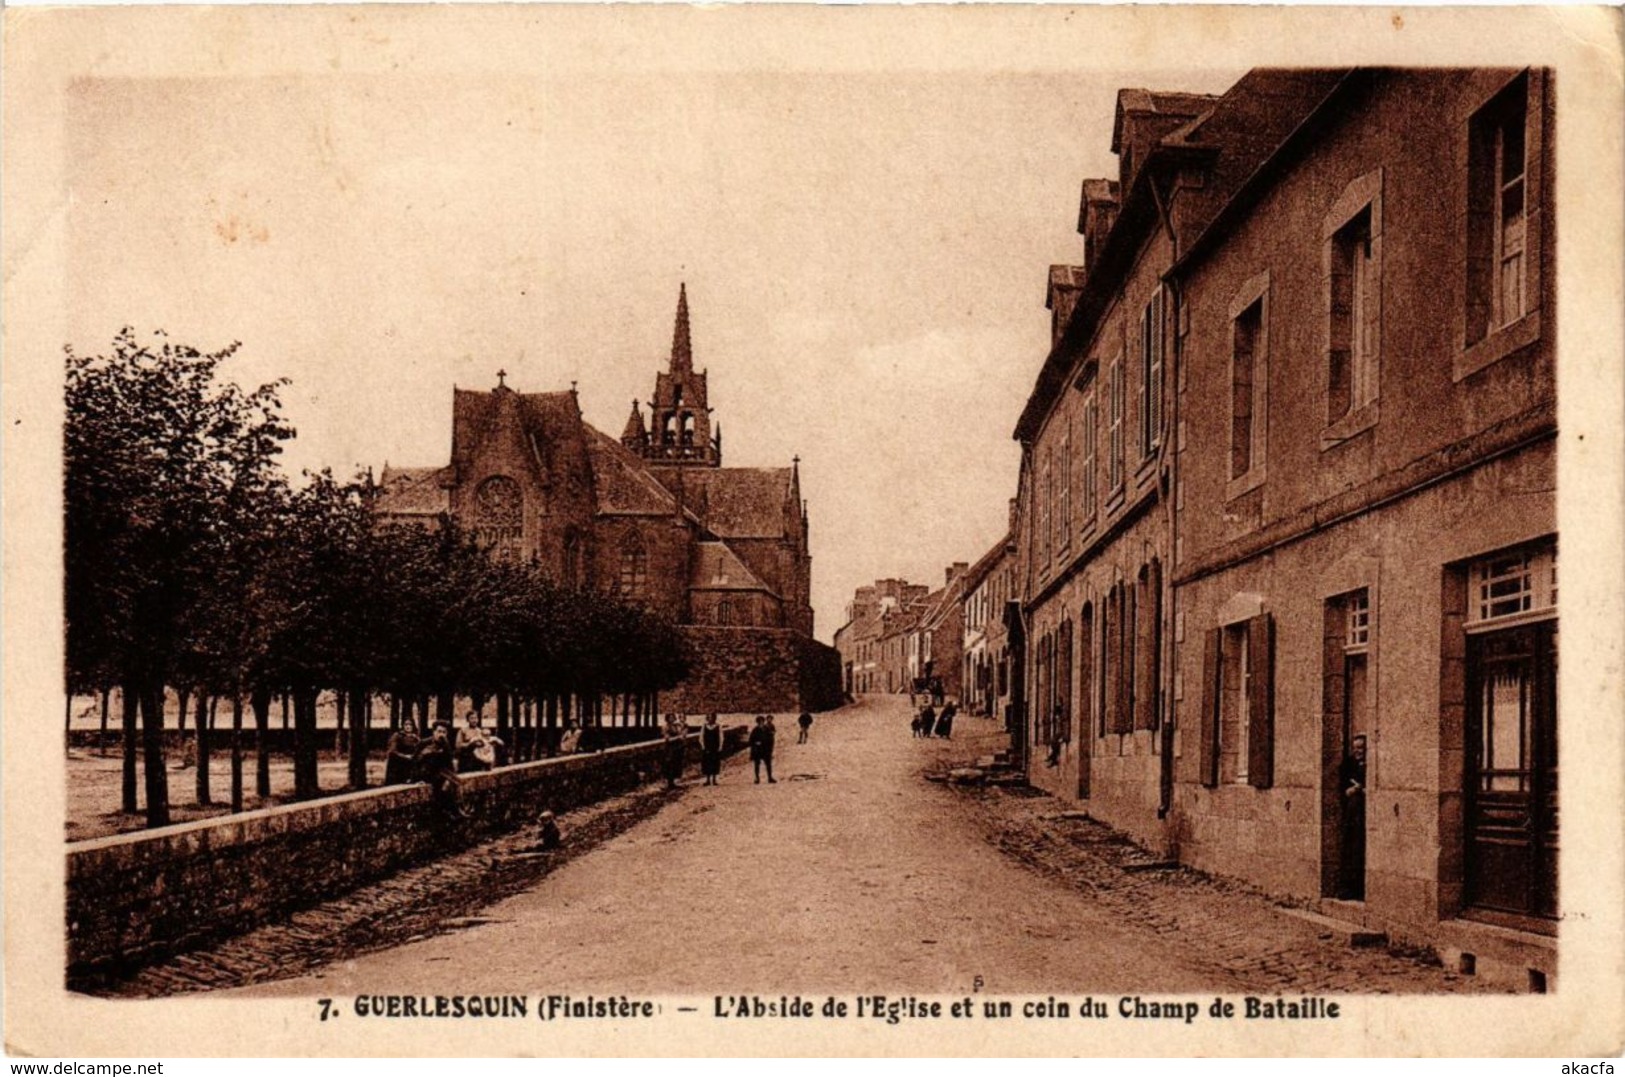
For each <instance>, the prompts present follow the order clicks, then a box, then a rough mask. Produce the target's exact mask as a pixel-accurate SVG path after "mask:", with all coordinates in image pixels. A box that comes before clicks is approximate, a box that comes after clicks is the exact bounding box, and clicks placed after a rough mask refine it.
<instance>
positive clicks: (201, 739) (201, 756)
mask: <svg viewBox="0 0 1625 1077" xmlns="http://www.w3.org/2000/svg"><path fill="white" fill-rule="evenodd" d="M212 705H213V701H212V700H211V699H210V698H209V696H208V694H207V693H205V692H201V691H200V692H199V693H198V695H197V714H195V715H194V716H193V717H192V725H193V726H194V727H196V729H197V802H198V803H199V804H213V803H214V794H213V793H212V792H211V791H210V789H209V726H210V722H209V708H210V706H212Z"/></svg>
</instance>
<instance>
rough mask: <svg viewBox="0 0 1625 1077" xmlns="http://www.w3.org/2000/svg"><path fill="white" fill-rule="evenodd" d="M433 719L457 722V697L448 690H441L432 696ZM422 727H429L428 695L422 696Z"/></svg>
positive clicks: (453, 723) (454, 723)
mask: <svg viewBox="0 0 1625 1077" xmlns="http://www.w3.org/2000/svg"><path fill="white" fill-rule="evenodd" d="M434 720H435V721H437V722H450V723H451V724H452V725H456V724H457V697H456V696H454V695H452V693H450V692H441V693H439V694H438V695H436V696H435V698H434ZM423 728H424V729H428V728H429V697H428V696H424V697H423Z"/></svg>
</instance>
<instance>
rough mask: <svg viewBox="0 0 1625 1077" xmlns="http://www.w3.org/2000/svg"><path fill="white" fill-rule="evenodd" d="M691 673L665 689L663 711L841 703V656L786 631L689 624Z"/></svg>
mask: <svg viewBox="0 0 1625 1077" xmlns="http://www.w3.org/2000/svg"><path fill="white" fill-rule="evenodd" d="M681 632H682V633H683V636H684V637H685V638H686V639H687V640H688V642H689V645H690V647H691V648H692V651H693V655H694V666H693V669H692V670H691V671H690V673H689V677H688V679H687V680H686V681H684V682H683V683H682V684H681V685H679V686H678V687H677V688H676V689H674V690H672V691H670V692H662V693H661V695H660V706H661V709H662V710H667V711H681V712H684V713H687V714H707V713H712V712H715V713H717V714H744V713H750V712H762V713H769V714H786V713H794V712H798V711H801V710H803V709H806V710H829V709H831V708H833V707H837V706H839V705H840V700H841V666H840V656H839V655H838V654H837V653H836V651H835V649H834V648H832V647H828V646H825V645H824V644H822V643H819V642H817V641H816V640H811V639H808V638H807V637H805V636H802V635H799V634H798V633H795V632H791V631H788V630H785V629H764V628H726V627H720V626H709V625H684V626H683V627H682V628H681Z"/></svg>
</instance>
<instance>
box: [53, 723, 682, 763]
mask: <svg viewBox="0 0 1625 1077" xmlns="http://www.w3.org/2000/svg"><path fill="white" fill-rule="evenodd" d="M458 724H461V723H458ZM485 729H486V732H489V733H495V732H496V723H495V722H493V721H491V720H490V719H489V718H488V719H486V723H485ZM520 732H523V734H524V735H525V737H527V738H528V737H529V736H530V734H531V732H532V731H531V730H530V729H528V728H527V729H524V730H522V731H521V730H517V729H515V730H512V731H510V733H509V738H510V739H512V737H513V736H514V735H515V734H517V733H520ZM536 732H537V733H539V734H540V736H541V743H542V749H543V751H546V752H552V751H554V750H556V749H557V747H558V743H559V734H560V733H562V732H563V730H561V729H557V728H555V729H547V728H545V727H543V728H539V729H538V730H536ZM591 734H592V735H593V736H596V737H598V738H600V740H601V742H602V744H603V746H604V747H605V748H618V747H620V746H621V745H623V744H637V743H640V742H642V741H647V740H657V739H659V737H660V730H659V729H658V728H655V727H652V726H626V727H622V726H603V727H596V726H595V727H593V729H592V730H591ZM140 735H141V734H139V733H138V734H137V736H138V737H139V736H140ZM389 735H390V730H389V728H388V727H387V726H385V725H381V724H374V725H373V727H372V728H371V729H369V730H367V749H368V751H369V752H372V753H374V754H376V753H379V752H382V751H383V750H384V748H385V747H386V746H387V745H388V744H389ZM196 736H197V735H196V733H195V732H194V731H193V730H192V729H191V728H187V729H186V730H184V731H183V730H179V729H166V730H164V750H165V751H167V752H180V751H183V750H184V749H185V746H186V745H188V744H191V743H193V742H194V741H195V740H196ZM340 738H342V743H340ZM348 738H349V733H348V731H341V730H336V729H333V728H331V727H326V728H322V729H318V730H317V731H316V745H317V747H318V749H320V750H321V751H324V752H331V751H334V750H335V745H337V750H339V751H341V752H342V751H348V750H349V743H350V742H349V739H348ZM123 743H124V733H123V730H122V729H121V728H120V727H119V726H118V725H117V724H116V723H115V724H114V725H111V726H108V728H107V740H106V742H105V746H106V748H107V750H108V751H109V752H117V751H119V749H120V747H121V745H122V744H123ZM102 745H103V741H102V735H101V731H100V730H96V729H75V730H72V731H71V732H69V733H68V747H69V748H74V749H77V750H80V751H95V750H96V749H97V748H98V747H101V746H102ZM265 745H266V749H267V750H268V751H270V752H271V754H273V755H291V754H292V753H293V730H291V729H283V728H282V727H281V726H280V725H275V726H272V727H271V728H270V729H267V730H266V731H265ZM209 750H210V751H212V752H213V753H214V755H215V756H216V757H217V758H218V757H221V756H226V757H229V756H230V755H231V728H230V727H229V726H226V727H221V726H216V727H215V728H214V730H213V731H212V732H210V734H209ZM243 751H244V752H246V753H252V752H253V751H254V730H253V728H252V727H245V728H244V729H243Z"/></svg>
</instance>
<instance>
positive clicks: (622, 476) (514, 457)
mask: <svg viewBox="0 0 1625 1077" xmlns="http://www.w3.org/2000/svg"><path fill="white" fill-rule="evenodd" d="M505 378H506V376H505V374H503V373H500V372H499V374H498V381H497V385H496V387H495V388H494V389H491V390H488V391H474V390H464V389H454V390H453V391H452V416H451V419H452V422H451V428H452V429H451V459H450V462H449V463H447V464H445V465H443V466H439V467H423V468H401V467H390V466H387V465H386V466H385V468H384V471H383V475H382V477H381V480H380V484H379V491H378V496H377V499H376V502H375V504H376V510H377V512H378V514H379V516H380V517H381V518H382V519H384V520H389V521H395V522H417V523H423V524H431V525H432V524H434V523H436V522H438V521H439V520H440V519H442V518H447V517H449V518H452V519H456V520H458V521H460V522H461V523H462V524H463V525H464V526H466V527H467V528H468V529H469V530H470V531H471V532H472V534H473V535H474V536H475V538H476V539H477V540H478V541H480V542H482V543H484V544H485V545H486V546H488V547H489V548H490V550H491V551H492V553H493V555H494V556H497V557H504V558H513V559H522V560H528V561H534V562H535V563H537V564H539V565H541V566H542V567H543V568H544V569H545V570H546V571H547V572H548V574H549V575H551V576H552V577H553V578H554V579H556V580H559V581H561V582H562V583H565V584H567V585H569V586H573V587H581V588H587V589H593V590H599V591H603V592H605V593H608V594H612V595H615V596H618V597H620V598H622V599H625V600H628V601H632V602H637V603H640V604H642V605H644V606H646V607H648V608H649V609H651V610H653V611H655V612H657V613H659V614H661V615H662V616H664V617H666V618H668V619H670V620H671V621H673V622H674V623H676V624H678V625H679V626H682V627H683V630H684V633H685V635H687V636H688V638H689V640H690V643H691V644H692V649H693V652H694V657H695V670H694V673H693V675H692V676H691V677H690V679H689V681H688V682H686V683H685V684H684V685H683V686H682V687H681V688H680V689H679V690H678V691H677V692H675V693H671V694H668V696H667V699H666V701H665V704H666V706H668V707H670V708H674V709H675V708H681V709H686V710H689V711H695V712H698V711H708V710H717V711H744V710H780V711H783V710H792V709H799V708H801V707H803V706H819V707H827V706H830V705H833V703H834V702H836V701H837V699H838V695H839V684H838V681H839V674H838V670H837V668H836V659H835V655H834V653H833V652H831V651H829V649H828V648H826V647H823V645H821V644H818V643H816V642H815V641H814V640H813V639H812V632H813V614H812V606H811V602H810V596H811V579H812V555H811V553H810V551H809V527H808V521H807V505H806V503H805V502H804V501H803V500H802V497H801V481H800V478H801V476H800V461H799V459H798V460H796V461H795V462H793V463H792V464H791V466H789V467H780V468H739V467H723V466H722V434H721V430H720V429H715V430H713V423H712V416H711V409H710V406H709V404H708V403H707V382H706V372H705V371H703V370H699V371H696V370H695V369H694V362H693V347H692V343H691V338H690V329H689V311H688V293H687V288H686V286H685V287H683V288H681V289H680V290H679V293H678V301H677V319H676V327H675V330H674V332H673V338H672V348H671V355H670V359H669V361H668V365H667V369H666V370H665V371H663V372H660V373H659V374H658V375H657V376H656V379H655V391H654V395H653V398H652V399H651V400H649V401H648V407H649V416H650V422H651V424H652V429H651V426H650V425H646V424H645V421H644V417H643V412H642V411H641V409H640V408H639V406H638V404H637V402H635V401H634V402H633V404H632V412H631V416H630V417H629V419H628V421H627V424H626V428H625V430H624V431H623V433H622V435H621V437H620V438H619V439H618V440H617V439H615V438H611V437H609V436H607V435H606V434H604V433H602V432H601V431H599V430H596V429H594V428H593V427H592V426H591V425H589V424H588V423H587V422H586V421H585V420H584V419H583V418H582V415H581V410H580V406H579V403H578V401H577V398H576V392H575V390H574V388H573V387H572V388H571V389H570V390H568V391H565V392H546V393H521V392H517V391H515V390H514V389H512V388H511V387H509V386H508V385H507V384H506V380H505Z"/></svg>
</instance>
